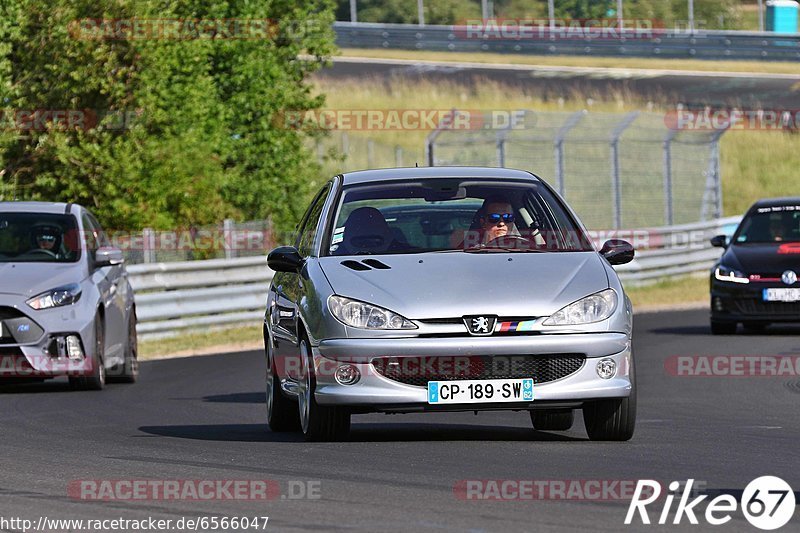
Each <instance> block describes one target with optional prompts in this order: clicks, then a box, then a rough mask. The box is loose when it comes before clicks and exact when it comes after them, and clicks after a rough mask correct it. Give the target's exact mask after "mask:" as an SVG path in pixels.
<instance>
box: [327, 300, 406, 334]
mask: <svg viewBox="0 0 800 533" xmlns="http://www.w3.org/2000/svg"><path fill="white" fill-rule="evenodd" d="M328 309H330V311H331V314H332V315H333V316H335V317H336V319H337V320H338V321H339V322H341V323H342V324H344V325H345V326H350V327H351V328H362V329H417V326H416V325H414V324H413V323H412V322H411V321H409V320H408V319H406V318H404V317H402V316H400V315H398V314H397V313H394V312H392V311H389V310H388V309H384V308H383V307H378V306H377V305H372V304H368V303H364V302H359V301H358V300H351V299H350V298H345V297H343V296H336V295H333V296H331V297H330V298H328Z"/></svg>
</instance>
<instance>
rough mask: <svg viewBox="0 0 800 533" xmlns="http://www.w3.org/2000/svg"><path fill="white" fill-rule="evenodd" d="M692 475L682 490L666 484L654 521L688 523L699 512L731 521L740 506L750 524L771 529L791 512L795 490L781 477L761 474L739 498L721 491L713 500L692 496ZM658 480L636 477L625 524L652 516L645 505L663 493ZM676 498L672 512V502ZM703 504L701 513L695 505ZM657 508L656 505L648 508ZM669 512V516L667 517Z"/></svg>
mask: <svg viewBox="0 0 800 533" xmlns="http://www.w3.org/2000/svg"><path fill="white" fill-rule="evenodd" d="M693 484H694V479H689V480H688V481H687V482H686V484H685V485H683V491H682V492H681V493H680V494H678V491H679V490H680V488H681V486H682V484H681V483H679V482H678V481H673V482H672V483H670V484H669V492H667V494H666V497H665V498H664V504H663V507H662V508H661V512H660V514H658V518H657V519H656V523H658V524H661V525H664V524H668V523H671V524H676V525H677V524H681V523H682V520H683V519H684V518H685V519H686V520H687V521H688V522H689V523H690V524H694V525H697V524H698V523H699V521H698V515H699V516H701V517H702V518H704V519H705V521H706V523H708V524H710V525H714V526H719V525H723V524H726V523H728V522H730V521H731V520H732V519H733V515H734V513H736V512H737V510H738V508H739V506H741V512H742V514H744V517H745V518H746V519H747V521H748V522H750V524H752V525H753V526H754V527H757V528H758V529H762V530H766V531H769V530H774V529H778V528H780V527H783V526H784V525H786V524H787V523H788V522H789V521H790V520H791V519H792V516H793V515H794V507H795V494H794V491H792V487H790V486H789V484H788V483H786V482H785V481H784V480H782V479H781V478H779V477H775V476H762V477H759V478H756V479H754V480H753V481H751V482H750V483H749V484H748V485H747V487H745V489H744V491H743V492H742V497H741V500H740V501H737V500H736V498H735V497H734V496H733V495H732V494H720V495H719V496H717V497H715V498H714V499H712V500H709V501H705V500H706V498H708V495H707V494H703V495H700V496H697V497H695V498H693V499H691V500H690V497H691V496H692V485H693ZM661 492H662V491H661V484H660V483H659V482H658V481H654V480H650V479H644V480H639V482H638V483H637V484H636V489H635V491H634V493H633V499H632V500H631V504H630V506H629V507H628V514H627V515H626V516H625V524H626V525H630V524H632V523H634V522H635V521H636V518H637V517H638V520H641V523H642V524H650V523H651V517H650V514H649V512H648V508H647V506H648V505H651V504H653V503H655V502H656V501H657V500H659V499H660V498H661V496H662V494H661ZM731 492H733V491H731ZM676 499H677V500H678V503H677V505H676V506H675V508H674V512H673V503H674V501H675V500H676ZM703 503H704V504H705V512H704V513H702V514H701V512H700V509H697V507H699V506H700V504H703ZM650 510H651V511H652V510H655V511H657V508H656V505H653V506H652V508H651V509H650ZM670 515H672V520H671V521H670Z"/></svg>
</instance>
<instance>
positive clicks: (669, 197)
mask: <svg viewBox="0 0 800 533" xmlns="http://www.w3.org/2000/svg"><path fill="white" fill-rule="evenodd" d="M677 133H678V130H677V129H674V128H670V130H669V131H668V132H667V135H666V136H665V137H664V223H665V224H666V225H667V226H672V225H673V224H674V210H673V194H672V139H674V138H675V135H676V134H677Z"/></svg>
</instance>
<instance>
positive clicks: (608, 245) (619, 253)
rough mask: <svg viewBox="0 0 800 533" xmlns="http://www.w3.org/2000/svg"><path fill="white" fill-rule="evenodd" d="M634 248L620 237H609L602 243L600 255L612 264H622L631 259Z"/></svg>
mask: <svg viewBox="0 0 800 533" xmlns="http://www.w3.org/2000/svg"><path fill="white" fill-rule="evenodd" d="M634 253H635V252H634V250H633V246H632V245H631V243H629V242H628V241H623V240H622V239H610V240H607V241H606V242H605V243H604V244H603V248H601V249H600V255H602V256H603V257H605V258H606V260H607V261H608V262H609V263H611V264H612V265H624V264H625V263H630V262H631V261H633V256H634Z"/></svg>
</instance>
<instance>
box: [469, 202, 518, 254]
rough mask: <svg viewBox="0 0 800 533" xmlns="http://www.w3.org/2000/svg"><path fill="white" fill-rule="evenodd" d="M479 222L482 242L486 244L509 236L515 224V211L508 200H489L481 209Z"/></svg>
mask: <svg viewBox="0 0 800 533" xmlns="http://www.w3.org/2000/svg"><path fill="white" fill-rule="evenodd" d="M478 220H479V222H480V225H481V233H482V234H483V239H482V242H483V244H486V243H487V242H491V241H493V240H495V239H498V238H500V237H505V236H506V235H508V234H509V232H510V231H511V227H512V225H513V223H514V209H513V208H512V207H511V203H510V202H508V201H507V200H504V199H502V198H499V197H498V198H489V199H487V200H486V202H485V203H484V205H483V207H482V208H481V210H480V216H479V217H478Z"/></svg>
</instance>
